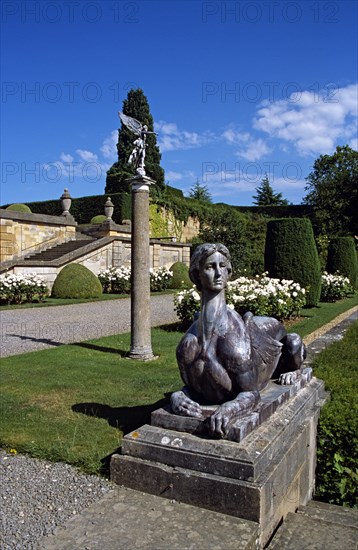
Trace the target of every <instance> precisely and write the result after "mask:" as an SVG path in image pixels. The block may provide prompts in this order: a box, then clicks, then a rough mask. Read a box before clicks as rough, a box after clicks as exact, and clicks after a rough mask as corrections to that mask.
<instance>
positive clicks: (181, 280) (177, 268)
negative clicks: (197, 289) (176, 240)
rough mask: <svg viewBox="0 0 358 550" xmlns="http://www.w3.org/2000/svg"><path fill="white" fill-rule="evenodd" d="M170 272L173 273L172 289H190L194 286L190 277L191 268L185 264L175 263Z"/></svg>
mask: <svg viewBox="0 0 358 550" xmlns="http://www.w3.org/2000/svg"><path fill="white" fill-rule="evenodd" d="M170 271H172V273H173V278H172V280H171V282H170V288H190V287H192V286H193V283H192V282H191V280H190V277H189V268H188V266H187V265H186V264H184V263H183V262H175V263H174V264H173V265H172V266H171V268H170Z"/></svg>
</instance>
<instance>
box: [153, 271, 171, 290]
mask: <svg viewBox="0 0 358 550" xmlns="http://www.w3.org/2000/svg"><path fill="white" fill-rule="evenodd" d="M172 278H173V272H172V271H170V269H169V268H168V267H165V266H163V267H158V268H157V269H152V268H151V269H150V290H151V292H160V291H162V290H166V289H167V288H168V286H169V284H170V281H171V280H172Z"/></svg>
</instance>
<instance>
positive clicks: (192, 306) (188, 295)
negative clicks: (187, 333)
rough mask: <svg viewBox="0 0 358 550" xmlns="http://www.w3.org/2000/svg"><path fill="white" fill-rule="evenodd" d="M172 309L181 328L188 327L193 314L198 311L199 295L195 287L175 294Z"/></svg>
mask: <svg viewBox="0 0 358 550" xmlns="http://www.w3.org/2000/svg"><path fill="white" fill-rule="evenodd" d="M174 309H175V311H176V312H177V315H178V317H179V319H180V321H181V323H182V324H183V326H185V327H188V326H189V325H190V324H191V323H192V322H193V318H194V315H195V313H196V312H197V311H200V294H199V292H198V290H197V288H196V286H195V285H194V286H193V287H192V288H185V289H183V290H180V291H179V292H177V293H176V294H175V296H174Z"/></svg>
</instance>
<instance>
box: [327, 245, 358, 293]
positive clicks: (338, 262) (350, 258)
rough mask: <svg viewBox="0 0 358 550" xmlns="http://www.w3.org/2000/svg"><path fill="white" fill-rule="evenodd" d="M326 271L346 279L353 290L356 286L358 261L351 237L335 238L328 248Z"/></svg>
mask: <svg viewBox="0 0 358 550" xmlns="http://www.w3.org/2000/svg"><path fill="white" fill-rule="evenodd" d="M326 271H328V273H333V274H334V273H336V272H337V271H339V273H340V274H341V275H344V276H345V277H348V279H349V280H350V283H351V285H352V286H353V288H357V285H358V261H357V253H356V249H355V246H354V239H353V237H335V238H333V239H331V240H330V243H329V246H328V255H327V265H326Z"/></svg>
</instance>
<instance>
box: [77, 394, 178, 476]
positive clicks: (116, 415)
mask: <svg viewBox="0 0 358 550" xmlns="http://www.w3.org/2000/svg"><path fill="white" fill-rule="evenodd" d="M170 395H171V394H170V393H166V394H164V398H163V399H159V401H156V402H155V403H151V404H149V405H138V406H135V407H110V406H109V405H103V404H101V403H76V404H75V405H72V407H71V408H72V410H73V412H76V413H81V414H86V415H87V416H94V417H95V418H103V419H105V420H107V422H108V424H109V425H110V426H112V427H113V428H118V429H119V430H122V431H123V434H127V433H129V432H132V431H133V430H135V429H136V428H139V427H140V426H143V424H150V415H151V413H152V412H153V411H155V410H156V409H160V408H161V407H164V406H165V405H167V404H168V403H169V398H170ZM117 451H118V450H117ZM117 451H115V452H117ZM111 456H112V454H109V455H107V456H105V457H104V458H102V460H101V464H102V466H101V469H100V473H101V474H102V475H104V476H106V477H108V478H109V467H110V461H111Z"/></svg>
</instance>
